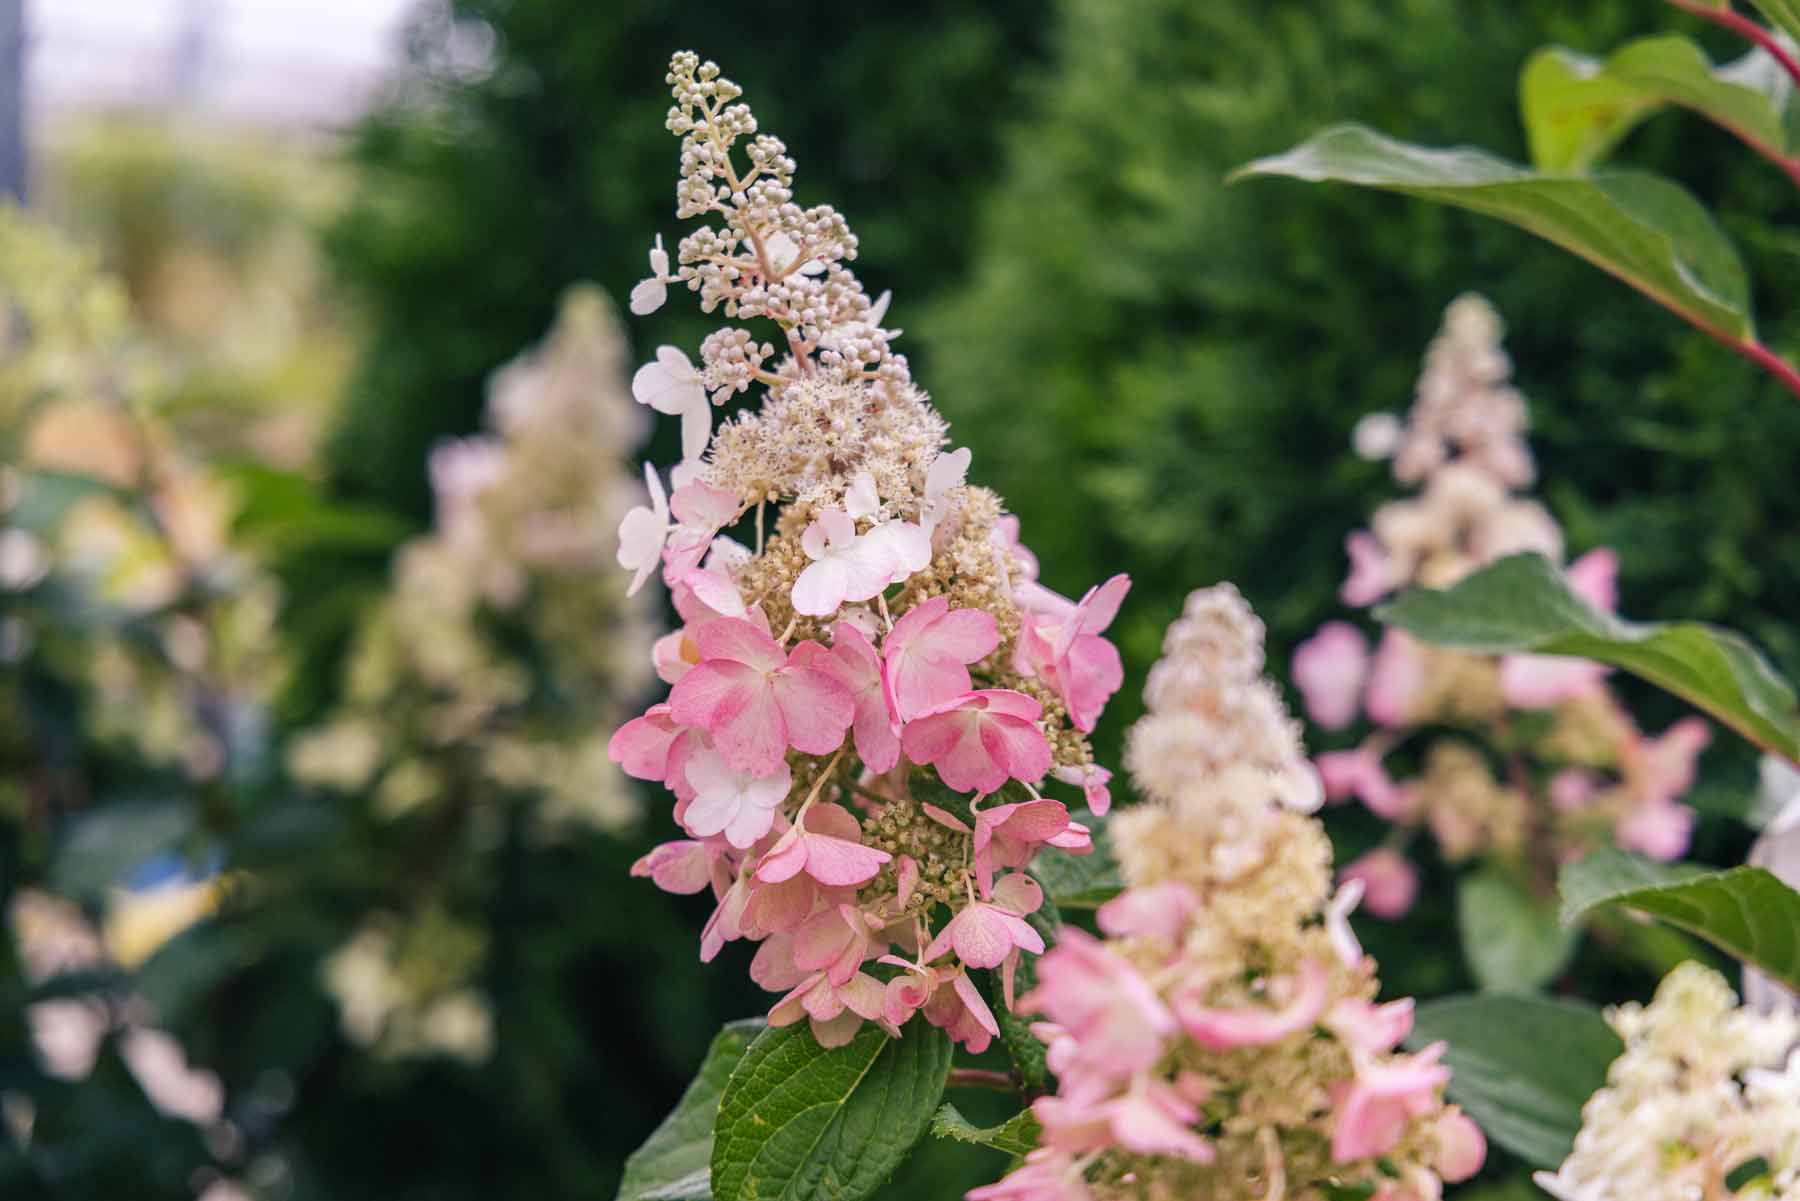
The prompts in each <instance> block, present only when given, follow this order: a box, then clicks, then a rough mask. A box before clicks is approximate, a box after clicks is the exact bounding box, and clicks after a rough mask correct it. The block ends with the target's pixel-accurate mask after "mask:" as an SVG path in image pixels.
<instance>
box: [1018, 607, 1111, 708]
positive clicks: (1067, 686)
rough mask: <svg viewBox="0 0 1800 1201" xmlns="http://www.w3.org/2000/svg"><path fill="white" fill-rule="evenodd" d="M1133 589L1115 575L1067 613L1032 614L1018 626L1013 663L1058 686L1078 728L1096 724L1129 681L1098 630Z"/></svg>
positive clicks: (1057, 688)
mask: <svg viewBox="0 0 1800 1201" xmlns="http://www.w3.org/2000/svg"><path fill="white" fill-rule="evenodd" d="M1130 589H1131V577H1130V576H1127V575H1123V574H1121V575H1116V576H1113V577H1112V578H1111V579H1110V580H1107V581H1106V582H1105V583H1104V584H1099V585H1096V586H1095V587H1093V588H1090V589H1088V591H1087V594H1086V595H1084V596H1083V597H1082V598H1081V600H1080V601H1079V602H1077V603H1076V605H1075V606H1074V608H1073V609H1072V610H1070V611H1069V612H1068V613H1066V614H1060V613H1038V614H1035V615H1032V616H1028V617H1027V618H1026V619H1025V621H1024V623H1023V625H1022V626H1021V628H1020V631H1019V640H1018V643H1017V647H1016V650H1015V654H1014V659H1015V666H1016V667H1017V668H1018V670H1019V671H1020V672H1021V673H1024V674H1029V675H1035V676H1037V677H1038V678H1039V679H1041V680H1043V681H1044V682H1045V683H1047V684H1049V685H1050V686H1051V687H1052V688H1054V689H1055V690H1056V694H1057V696H1058V697H1060V698H1061V699H1062V702H1063V706H1064V707H1065V708H1067V709H1068V711H1069V720H1070V722H1072V723H1073V724H1074V725H1075V728H1076V729H1078V730H1084V731H1085V730H1092V729H1093V728H1094V723H1095V722H1096V721H1098V720H1099V717H1100V711H1101V710H1102V709H1104V708H1105V707H1106V702H1107V701H1108V700H1109V699H1111V697H1112V695H1113V693H1115V692H1117V691H1118V690H1119V686H1120V685H1121V684H1122V683H1124V681H1125V668H1124V665H1123V663H1122V662H1121V660H1120V659H1119V651H1118V648H1117V647H1115V646H1113V644H1112V643H1110V642H1108V641H1107V640H1106V639H1104V638H1102V637H1100V635H1101V634H1102V633H1104V632H1105V630H1106V629H1107V627H1108V626H1110V625H1112V623H1113V618H1114V617H1116V616H1118V613H1119V606H1120V604H1122V603H1123V602H1124V600H1125V594H1126V592H1128V591H1130Z"/></svg>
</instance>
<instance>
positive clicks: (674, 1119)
mask: <svg viewBox="0 0 1800 1201" xmlns="http://www.w3.org/2000/svg"><path fill="white" fill-rule="evenodd" d="M764 1029H765V1025H764V1022H763V1020H762V1019H761V1018H750V1019H747V1020H745V1021H741V1022H730V1023H727V1024H726V1026H725V1028H724V1029H722V1030H720V1031H719V1032H718V1033H717V1034H715V1035H714V1036H713V1040H712V1045H711V1046H710V1047H708V1048H707V1049H706V1058H705V1059H704V1060H702V1061H701V1064H700V1071H699V1072H698V1074H696V1075H695V1076H694V1079H693V1081H692V1083H690V1084H689V1085H688V1086H687V1091H686V1092H684V1093H682V1094H681V1100H680V1101H679V1102H678V1103H677V1104H676V1106H675V1109H674V1110H673V1111H672V1112H671V1113H670V1114H669V1116H668V1117H666V1118H664V1119H663V1121H662V1125H660V1126H658V1127H657V1128H656V1129H655V1130H654V1131H652V1132H651V1134H650V1137H649V1138H648V1139H646V1140H645V1141H644V1145H643V1146H641V1147H639V1148H638V1149H637V1150H636V1151H633V1152H632V1153H631V1157H630V1158H629V1159H627V1160H626V1161H625V1175H624V1178H623V1179H622V1180H620V1181H619V1196H618V1201H712V1187H711V1179H712V1171H711V1164H712V1153H713V1123H714V1121H716V1120H717V1118H718V1116H719V1098H720V1097H722V1096H724V1095H725V1085H726V1082H727V1081H728V1080H730V1079H731V1073H732V1069H734V1068H736V1067H737V1065H738V1063H739V1061H741V1060H742V1059H743V1058H744V1053H745V1052H746V1051H748V1050H749V1049H750V1044H751V1043H752V1042H753V1041H754V1040H755V1039H756V1036H757V1035H758V1034H761V1033H762V1032H763V1030H764Z"/></svg>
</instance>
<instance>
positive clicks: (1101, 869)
mask: <svg viewBox="0 0 1800 1201" xmlns="http://www.w3.org/2000/svg"><path fill="white" fill-rule="evenodd" d="M1069 816H1070V817H1072V818H1074V819H1075V820H1076V821H1078V822H1080V823H1081V824H1082V825H1084V826H1086V827H1087V828H1088V829H1089V830H1091V831H1092V832H1093V839H1094V849H1093V850H1092V851H1091V852H1089V853H1088V854H1086V855H1071V854H1070V853H1069V852H1067V851H1061V850H1057V849H1056V848H1054V847H1046V848H1045V849H1044V850H1042V851H1039V852H1038V854H1037V857H1036V858H1034V859H1033V860H1032V861H1031V866H1030V867H1029V868H1028V869H1026V870H1028V871H1029V872H1030V873H1031V874H1032V875H1033V876H1034V877H1036V879H1037V882H1038V883H1039V884H1041V885H1043V888H1044V895H1045V896H1046V897H1048V898H1049V899H1050V900H1052V901H1054V902H1056V904H1057V906H1058V907H1059V908H1062V909H1098V908H1099V907H1100V906H1102V905H1104V904H1106V902H1108V901H1110V900H1112V899H1113V898H1114V897H1116V896H1118V895H1119V894H1120V893H1121V892H1123V891H1125V881H1124V879H1123V878H1122V877H1121V876H1120V875H1119V861H1118V860H1117V859H1114V858H1113V852H1112V839H1111V838H1110V837H1109V836H1108V835H1107V832H1106V820H1105V819H1104V818H1099V817H1095V816H1094V815H1093V814H1091V813H1087V812H1085V811H1077V812H1075V813H1072V814H1070V815H1069Z"/></svg>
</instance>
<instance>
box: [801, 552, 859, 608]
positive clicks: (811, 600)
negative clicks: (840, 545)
mask: <svg viewBox="0 0 1800 1201" xmlns="http://www.w3.org/2000/svg"><path fill="white" fill-rule="evenodd" d="M849 575H850V572H849V569H848V568H847V566H846V565H845V564H844V563H843V562H841V561H840V560H839V559H838V558H836V557H835V556H833V557H831V558H826V559H820V560H819V561H818V562H817V563H812V564H809V565H808V566H807V568H806V570H805V571H803V572H801V573H800V578H799V579H797V580H795V581H794V592H793V600H794V612H796V613H802V614H804V615H806V616H807V617H829V616H831V615H832V614H833V613H835V612H837V610H838V606H839V605H841V604H843V603H844V589H845V588H846V587H847V586H848V585H849Z"/></svg>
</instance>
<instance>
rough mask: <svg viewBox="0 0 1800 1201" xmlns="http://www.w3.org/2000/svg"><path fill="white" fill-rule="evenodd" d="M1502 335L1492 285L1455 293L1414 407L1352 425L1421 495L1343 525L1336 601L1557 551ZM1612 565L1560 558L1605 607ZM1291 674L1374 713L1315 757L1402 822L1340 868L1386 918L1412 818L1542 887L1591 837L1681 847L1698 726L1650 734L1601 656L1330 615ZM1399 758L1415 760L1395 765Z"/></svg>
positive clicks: (1342, 783) (1320, 717)
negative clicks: (1439, 638)
mask: <svg viewBox="0 0 1800 1201" xmlns="http://www.w3.org/2000/svg"><path fill="white" fill-rule="evenodd" d="M1501 333H1502V330H1501V324H1500V319H1499V317H1498V315H1497V314H1496V313H1495V312H1494V310H1493V308H1492V307H1491V306H1490V305H1489V304H1488V303H1487V302H1486V301H1485V300H1482V299H1481V298H1480V297H1477V296H1463V297H1459V298H1458V299H1457V300H1456V301H1454V302H1453V303H1452V304H1451V305H1450V307H1449V309H1448V310H1447V311H1446V313H1445V316H1444V325H1443V329H1442V330H1441V332H1440V333H1439V334H1438V336H1437V339H1436V340H1435V341H1434V342H1433V343H1432V345H1431V347H1430V349H1429V351H1428V352H1427V353H1426V358H1425V367H1424V370H1423V372H1422V374H1421V376H1420V379H1419V384H1418V390H1417V395H1416V396H1415V398H1414V402H1413V406H1412V409H1411V411H1410V412H1409V413H1408V414H1407V417H1406V419H1405V421H1404V422H1402V421H1400V420H1399V419H1397V418H1395V417H1394V416H1393V415H1391V414H1375V415H1373V416H1371V417H1368V418H1365V419H1364V420H1363V421H1362V422H1361V423H1360V424H1359V425H1358V427H1357V430H1356V435H1355V442H1356V449H1357V452H1358V453H1359V454H1361V455H1362V456H1364V457H1365V458H1391V459H1392V461H1393V473H1394V478H1395V479H1396V480H1397V481H1398V482H1400V483H1401V484H1404V485H1407V486H1411V487H1416V488H1418V489H1419V491H1418V494H1417V495H1416V496H1413V497H1410V498H1407V499H1403V500H1395V501H1390V502H1389V503H1387V504H1385V505H1383V506H1381V508H1380V509H1378V510H1377V511H1376V513H1375V517H1374V520H1373V521H1372V522H1371V523H1370V527H1369V529H1367V530H1358V531H1357V532H1355V533H1353V534H1351V535H1350V537H1349V540H1348V543H1347V549H1348V551H1349V556H1350V574H1349V577H1348V579H1346V581H1345V582H1344V586H1343V590H1342V597H1343V600H1344V602H1345V603H1346V604H1349V605H1352V606H1356V607H1363V606H1367V605H1371V604H1374V603H1375V602H1377V601H1379V600H1381V599H1382V598H1383V597H1385V596H1387V595H1389V594H1390V593H1392V592H1395V591H1397V590H1401V589H1405V588H1411V587H1424V588H1444V587H1448V586H1450V585H1451V584H1454V583H1456V582H1457V581H1458V580H1460V579H1461V578H1462V577H1464V576H1465V575H1467V574H1469V573H1470V572H1472V571H1474V570H1475V569H1477V568H1479V567H1482V566H1484V565H1486V564H1488V563H1491V562H1493V561H1494V560H1496V559H1498V558H1501V557H1503V556H1505V555H1510V554H1515V553H1518V552H1522V551H1536V552H1538V553H1540V554H1543V555H1545V556H1546V557H1548V558H1549V559H1550V560H1552V561H1553V562H1558V563H1560V562H1562V559H1563V533H1562V530H1561V528H1560V527H1559V526H1558V525H1557V523H1556V521H1555V519H1554V518H1552V517H1551V516H1550V513H1549V512H1548V510H1546V509H1545V508H1544V507H1543V506H1542V505H1541V504H1539V503H1538V502H1537V501H1535V500H1533V499H1531V498H1530V497H1529V496H1526V495H1522V494H1521V490H1522V489H1524V488H1527V487H1528V486H1529V485H1530V484H1531V483H1532V481H1533V479H1534V477H1535V473H1536V472H1535V464H1534V462H1533V460H1532V455H1531V450H1530V448H1529V446H1528V445H1527V444H1526V442H1525V437H1524V435H1525V430H1526V411H1525V402H1524V399H1523V398H1522V397H1521V396H1520V395H1519V393H1518V392H1517V390H1515V389H1514V388H1513V387H1512V386H1511V385H1510V384H1509V383H1508V378H1509V376H1510V373H1511V365H1510V363H1509V361H1508V359H1507V357H1506V354H1505V352H1504V351H1503V350H1502V349H1501V344H1500V338H1501ZM1617 573H1618V558H1617V556H1616V555H1615V554H1614V553H1613V552H1612V551H1611V550H1609V549H1606V548H1604V547H1603V548H1600V549H1597V550H1593V551H1590V552H1588V553H1587V554H1585V555H1583V556H1581V557H1580V558H1579V559H1577V560H1575V562H1574V563H1572V564H1570V565H1569V566H1568V568H1567V574H1568V579H1569V583H1570V584H1571V586H1572V587H1573V588H1574V589H1575V590H1576V591H1577V592H1578V593H1580V594H1581V595H1582V596H1583V597H1584V598H1585V599H1586V600H1587V601H1588V602H1589V603H1590V604H1593V605H1594V606H1596V607H1597V608H1600V609H1604V610H1607V611H1611V610H1612V609H1613V608H1614V606H1615V604H1616V601H1617V596H1616V585H1615V579H1616V576H1617ZM1293 675H1294V681H1295V683H1296V684H1297V685H1298V686H1299V688H1300V690H1301V692H1302V694H1303V695H1304V697H1305V701H1306V709H1307V714H1308V716H1310V717H1311V718H1312V720H1313V721H1314V723H1316V724H1317V725H1319V726H1320V727H1322V728H1324V729H1327V730H1342V729H1346V728H1349V727H1351V726H1352V725H1353V724H1354V723H1355V722H1356V721H1357V718H1358V714H1359V713H1360V714H1362V715H1365V716H1366V717H1367V719H1368V720H1369V721H1370V722H1372V723H1373V724H1374V726H1375V727H1376V729H1375V730H1374V732H1373V733H1372V734H1370V735H1369V736H1368V737H1367V738H1366V739H1365V740H1364V741H1363V742H1362V743H1361V745H1359V746H1357V747H1354V748H1352V749H1347V750H1337V751H1329V752H1326V753H1324V754H1322V755H1320V756H1319V758H1318V767H1319V771H1320V774H1321V776H1322V777H1323V779H1324V781H1325V791H1326V795H1327V798H1328V799H1330V800H1332V801H1344V800H1348V799H1351V798H1355V799H1357V800H1360V801H1361V802H1362V803H1363V804H1364V805H1366V806H1368V808H1369V809H1370V810H1372V811H1373V812H1375V813H1376V814H1377V815H1379V816H1381V817H1383V818H1386V819H1387V820H1389V821H1391V822H1393V823H1394V831H1393V836H1392V837H1391V838H1390V839H1389V841H1388V842H1387V844H1386V845H1384V846H1382V847H1380V848H1378V849H1377V850H1375V851H1374V852H1372V853H1371V854H1370V855H1369V856H1367V857H1366V858H1364V859H1362V860H1358V861H1357V862H1356V863H1354V864H1352V865H1350V866H1349V867H1348V868H1347V869H1346V878H1353V879H1360V880H1362V881H1363V882H1364V885H1365V887H1366V888H1367V893H1366V903H1367V906H1368V908H1369V910H1370V912H1372V913H1374V914H1375V915H1376V916H1378V917H1398V916H1400V915H1402V914H1404V913H1405V912H1406V911H1407V910H1408V909H1409V908H1410V907H1411V905H1412V902H1413V898H1414V897H1415V896H1416V895H1417V891H1418V881H1417V874H1416V871H1415V869H1414V868H1413V867H1412V865H1411V863H1410V862H1409V861H1408V860H1407V859H1406V858H1404V856H1403V855H1402V854H1401V852H1402V851H1403V850H1404V848H1405V845H1406V844H1407V842H1408V841H1409V840H1410V839H1411V838H1412V836H1413V835H1414V833H1415V832H1417V831H1418V830H1420V829H1425V830H1429V831H1430V832H1431V834H1432V835H1433V836H1434V837H1435V838H1436V840H1437V843H1438V848H1439V850H1440V851H1441V852H1442V854H1443V855H1444V856H1445V858H1447V859H1449V860H1451V861H1455V862H1460V861H1463V860H1467V859H1470V858H1473V857H1477V856H1480V857H1485V858H1488V859H1490V860H1494V861H1498V862H1500V863H1502V864H1505V865H1509V866H1511V867H1513V868H1515V869H1517V870H1518V871H1519V872H1520V873H1521V875H1522V877H1523V878H1524V879H1525V881H1527V882H1528V883H1530V884H1532V885H1533V886H1536V887H1541V886H1544V885H1547V883H1548V882H1549V881H1551V880H1553V879H1554V876H1555V869H1556V865H1557V863H1558V862H1559V861H1561V860H1563V859H1566V858H1569V857H1571V856H1574V855H1578V854H1580V853H1583V852H1584V851H1586V850H1589V849H1591V848H1593V847H1595V846H1597V845H1604V844H1606V843H1614V844H1617V845H1619V846H1622V847H1625V848H1627V849H1630V850H1634V851H1638V852H1641V853H1643V854H1646V855H1650V856H1652V857H1654V858H1657V859H1676V858H1679V857H1680V856H1681V854H1682V852H1683V851H1685V850H1686V848H1687V844H1688V837H1689V834H1690V831H1691V828H1692V825H1693V811H1692V810H1691V809H1690V808H1688V807H1687V806H1686V805H1684V804H1682V803H1681V802H1680V798H1681V796H1682V795H1683V794H1684V793H1685V792H1686V791H1687V790H1688V788H1689V787H1690V786H1691V784H1692V783H1693V776H1694V761H1695V758H1696V757H1697V756H1698V754H1699V752H1700V751H1701V749H1702V748H1704V747H1705V746H1706V744H1707V742H1708V740H1709V731H1708V728H1707V726H1706V724H1705V723H1704V722H1702V721H1701V720H1700V719H1698V718H1689V719H1686V720H1683V721H1680V722H1678V723H1676V724H1675V725H1674V726H1673V727H1671V728H1670V729H1669V730H1667V731H1666V732H1664V733H1663V734H1662V735H1661V736H1658V737H1650V736H1647V735H1645V734H1643V733H1641V732H1640V731H1639V730H1638V728H1637V727H1636V725H1635V724H1634V723H1633V721H1632V719H1631V717H1630V715H1629V714H1628V713H1626V711H1625V709H1624V708H1623V707H1622V706H1621V705H1620V704H1619V703H1618V702H1617V700H1615V699H1614V697H1613V696H1612V694H1611V692H1610V691H1609V690H1608V688H1607V684H1606V679H1605V677H1606V669H1605V668H1604V667H1601V666H1599V665H1597V664H1593V663H1589V662H1586V661H1584V660H1579V659H1563V658H1551V657H1545V656H1536V655H1504V656H1491V655H1489V656H1483V655H1474V654H1468V653H1465V652H1461V651H1453V650H1443V649H1439V648H1436V647H1429V646H1426V645H1423V644H1422V643H1420V642H1418V641H1416V640H1414V639H1413V638H1411V637H1409V636H1408V635H1407V634H1406V633H1404V632H1402V631H1400V630H1398V629H1393V628H1390V629H1388V630H1387V631H1385V632H1384V633H1383V634H1382V637H1381V640H1380V643H1379V644H1378V645H1377V646H1375V647H1374V648H1373V650H1371V648H1370V646H1369V643H1368V641H1367V639H1366V638H1365V637H1364V635H1363V632H1362V631H1361V630H1359V629H1358V628H1357V627H1355V626H1353V625H1351V624H1349V623H1348V622H1344V621H1330V622H1327V623H1326V624H1325V625H1324V626H1322V627H1321V628H1320V629H1319V631H1318V632H1317V633H1316V634H1315V635H1314V636H1313V637H1312V638H1311V639H1309V640H1308V641H1307V642H1305V643H1304V644H1302V645H1301V646H1300V647H1299V648H1298V650H1297V651H1296V652H1295V654H1294V660H1293ZM1446 727H1449V728H1451V730H1453V731H1455V732H1454V733H1451V732H1445V728H1446ZM1396 762H1399V763H1403V764H1406V765H1409V766H1410V767H1411V768H1412V770H1413V771H1414V772H1415V773H1416V774H1414V775H1413V776H1412V778H1411V779H1396V778H1395V775H1396V774H1398V772H1397V771H1395V770H1391V764H1393V763H1396Z"/></svg>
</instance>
